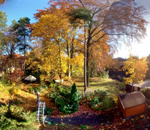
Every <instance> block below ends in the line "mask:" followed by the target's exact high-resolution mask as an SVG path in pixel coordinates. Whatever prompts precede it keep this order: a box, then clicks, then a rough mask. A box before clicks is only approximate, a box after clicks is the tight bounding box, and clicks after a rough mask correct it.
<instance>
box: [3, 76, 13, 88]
mask: <svg viewBox="0 0 150 130" xmlns="http://www.w3.org/2000/svg"><path fill="white" fill-rule="evenodd" d="M1 81H2V83H3V85H4V86H5V85H6V84H9V85H10V84H11V81H10V79H9V75H8V74H3V75H2V78H1Z"/></svg>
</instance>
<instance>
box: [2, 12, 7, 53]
mask: <svg viewBox="0 0 150 130" xmlns="http://www.w3.org/2000/svg"><path fill="white" fill-rule="evenodd" d="M6 22H7V15H6V13H5V12H3V11H0V54H1V53H2V48H3V44H2V39H3V37H4V35H5V34H4V32H5V29H6V26H7V25H6Z"/></svg>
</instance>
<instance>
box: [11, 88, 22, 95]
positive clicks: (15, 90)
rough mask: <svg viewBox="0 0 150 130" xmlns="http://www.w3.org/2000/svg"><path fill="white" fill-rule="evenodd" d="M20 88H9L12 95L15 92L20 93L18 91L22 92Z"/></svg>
mask: <svg viewBox="0 0 150 130" xmlns="http://www.w3.org/2000/svg"><path fill="white" fill-rule="evenodd" d="M20 91H21V90H20V89H19V88H18V87H12V88H11V89H10V90H9V93H10V94H11V95H15V94H18V93H20Z"/></svg>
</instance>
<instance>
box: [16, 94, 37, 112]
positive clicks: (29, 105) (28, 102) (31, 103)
mask: <svg viewBox="0 0 150 130" xmlns="http://www.w3.org/2000/svg"><path fill="white" fill-rule="evenodd" d="M16 99H18V100H19V99H21V100H20V102H15V100H16ZM13 103H14V104H16V105H19V106H21V107H23V108H24V110H25V111H27V110H31V111H34V110H35V109H36V107H37V99H35V98H32V97H29V98H26V97H24V96H21V95H19V94H16V95H15V99H14V100H13Z"/></svg>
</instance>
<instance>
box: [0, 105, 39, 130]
mask: <svg viewBox="0 0 150 130" xmlns="http://www.w3.org/2000/svg"><path fill="white" fill-rule="evenodd" d="M0 111H1V114H0V129H16V128H18V127H20V129H21V128H30V129H34V128H35V127H34V126H35V125H34V123H35V121H36V119H37V117H36V113H31V112H30V111H28V112H24V111H23V108H21V107H17V106H12V105H9V106H8V105H6V106H1V107H0Z"/></svg>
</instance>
